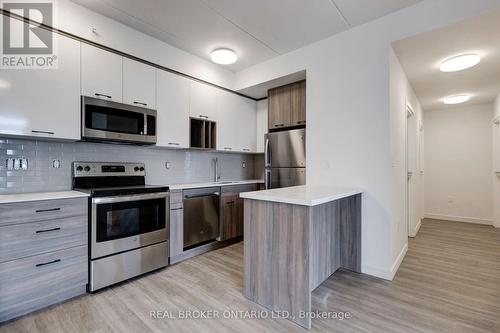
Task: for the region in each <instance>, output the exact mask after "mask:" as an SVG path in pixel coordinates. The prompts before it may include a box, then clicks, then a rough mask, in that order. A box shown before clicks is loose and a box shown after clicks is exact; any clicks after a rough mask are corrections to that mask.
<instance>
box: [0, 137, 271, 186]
mask: <svg viewBox="0 0 500 333" xmlns="http://www.w3.org/2000/svg"><path fill="white" fill-rule="evenodd" d="M14 157H16V158H21V157H25V158H28V170H26V171H21V170H14V171H7V169H6V165H5V163H6V159H7V158H14ZM215 157H217V158H218V159H219V172H220V175H221V180H245V179H255V178H258V179H259V178H261V175H260V167H259V166H257V165H256V164H255V163H256V162H255V161H257V162H258V163H260V161H261V160H262V159H261V158H259V155H246V154H227V153H217V152H203V151H185V150H167V149H161V148H155V147H144V146H131V145H116V144H102V143H89V142H67V143H66V142H64V143H61V142H45V141H35V140H24V139H10V138H0V194H11V193H27V192H43V191H65V190H69V189H71V164H72V162H74V161H104V162H141V163H145V164H146V182H147V183H148V184H152V185H167V184H176V183H194V182H210V181H212V180H213V174H214V164H213V159H214V158H215ZM55 159H57V160H59V161H60V162H61V167H60V168H59V169H56V168H53V167H52V161H53V160H55ZM166 162H170V169H166V168H165V163H166ZM243 162H245V163H246V168H243V167H242V164H243ZM256 170H257V171H256Z"/></svg>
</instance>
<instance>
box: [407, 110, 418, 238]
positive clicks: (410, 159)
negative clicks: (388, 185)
mask: <svg viewBox="0 0 500 333" xmlns="http://www.w3.org/2000/svg"><path fill="white" fill-rule="evenodd" d="M406 123H407V125H406V170H407V184H406V225H407V231H408V232H407V234H408V236H410V237H415V236H416V235H415V227H416V198H417V196H416V178H417V177H416V169H417V165H416V161H417V144H418V143H417V124H416V116H415V113H414V112H413V110H412V109H411V108H410V107H409V106H408V107H407V118H406Z"/></svg>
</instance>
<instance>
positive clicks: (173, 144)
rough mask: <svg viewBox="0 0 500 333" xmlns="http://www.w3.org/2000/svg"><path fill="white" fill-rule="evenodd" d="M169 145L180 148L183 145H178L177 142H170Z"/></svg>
mask: <svg viewBox="0 0 500 333" xmlns="http://www.w3.org/2000/svg"><path fill="white" fill-rule="evenodd" d="M168 145H170V146H180V145H181V144H180V143H177V142H169V143H168Z"/></svg>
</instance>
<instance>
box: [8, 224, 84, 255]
mask: <svg viewBox="0 0 500 333" xmlns="http://www.w3.org/2000/svg"><path fill="white" fill-rule="evenodd" d="M87 230H88V220H87V216H74V217H68V218H63V219H55V220H47V221H40V222H31V223H22V224H13V225H8V226H3V227H0V262H5V261H9V260H14V259H19V258H23V257H27V256H32V255H36V254H40V253H45V252H51V251H56V250H61V249H65V248H69V247H74V246H82V245H86V243H87Z"/></svg>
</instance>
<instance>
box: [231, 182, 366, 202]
mask: <svg viewBox="0 0 500 333" xmlns="http://www.w3.org/2000/svg"><path fill="white" fill-rule="evenodd" d="M362 192H363V191H361V190H359V189H350V188H342V187H329V186H308V185H302V186H293V187H285V188H277V189H272V190H265V191H255V192H244V193H240V197H241V198H245V199H253V200H262V201H271V202H281V203H287V204H292V205H301V206H317V205H321V204H324V203H327V202H331V201H335V200H338V199H342V198H347V197H350V196H353V195H356V194H360V193H362Z"/></svg>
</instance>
